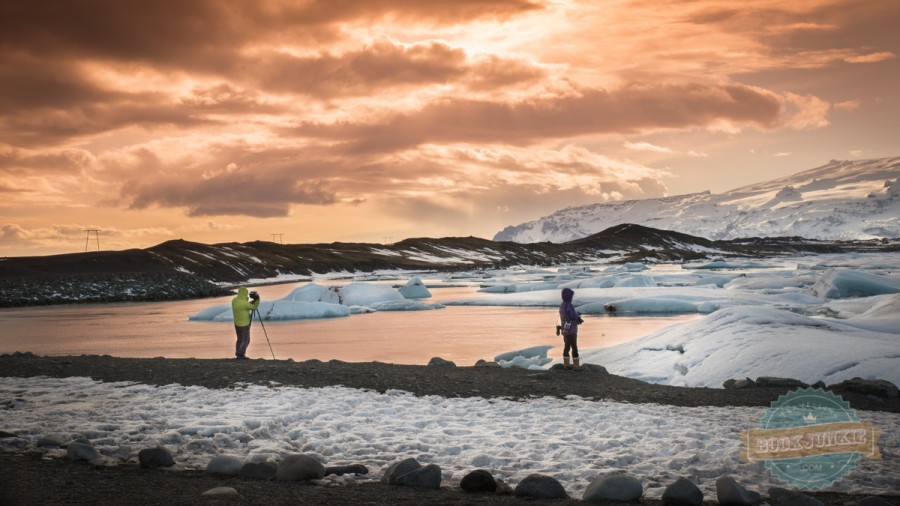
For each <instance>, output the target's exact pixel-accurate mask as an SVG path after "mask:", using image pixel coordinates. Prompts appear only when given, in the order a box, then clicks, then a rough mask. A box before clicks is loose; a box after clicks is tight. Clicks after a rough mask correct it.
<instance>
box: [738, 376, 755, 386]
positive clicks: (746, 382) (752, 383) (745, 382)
mask: <svg viewBox="0 0 900 506" xmlns="http://www.w3.org/2000/svg"><path fill="white" fill-rule="evenodd" d="M755 386H756V382H755V381H753V380H752V379H750V378H744V379H739V380H737V381H735V382H734V388H751V387H755Z"/></svg>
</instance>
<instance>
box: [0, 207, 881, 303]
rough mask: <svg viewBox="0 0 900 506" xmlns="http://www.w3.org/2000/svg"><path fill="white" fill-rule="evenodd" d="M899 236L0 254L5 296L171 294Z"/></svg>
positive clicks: (678, 258) (650, 233)
mask: <svg viewBox="0 0 900 506" xmlns="http://www.w3.org/2000/svg"><path fill="white" fill-rule="evenodd" d="M896 250H897V244H896V242H845V243H841V242H833V241H831V242H823V241H808V240H805V239H798V238H774V239H773V238H767V239H744V240H734V241H710V240H708V239H704V238H701V237H694V236H690V235H687V234H681V233H678V232H670V231H666V230H658V229H654V228H650V227H644V226H640V225H632V224H622V225H617V226H614V227H611V228H609V229H607V230H604V231H602V232H600V233H598V234H594V235H592V236H589V237H585V238H582V239H578V240H575V241H571V242H568V243H565V244H554V243H549V242H543V243H535V244H520V243H514V242H498V241H490V240H487V239H481V238H477V237H445V238H437V239H435V238H414V239H405V240H403V241H400V242H397V243H394V244H389V245H381V244H371V243H343V242H336V243H330V244H277V243H274V242H267V241H256V242H249V243H223V244H201V243H195V242H189V241H184V240H174V241H167V242H164V243H162V244H158V245H156V246H153V247H151V248H147V249H144V250H137V249H132V250H125V251H101V252H88V253H72V254H67V255H53V256H44V257H17V258H8V259H5V260H2V261H0V293H3V298H2V302H0V306H6V307H8V306H22V305H35V304H58V303H65V302H109V301H128V300H142V301H143V300H169V299H184V298H196V297H207V296H217V295H223V294H227V293H230V290H228V287H230V286H234V285H237V284H240V283H246V282H247V281H248V280H251V279H269V278H274V277H276V276H279V275H291V276H295V277H296V276H312V275H314V274H317V273H319V274H324V273H328V272H347V273H348V274H351V275H352V274H362V273H371V272H374V271H379V270H404V271H459V270H472V269H485V268H504V267H510V266H534V265H540V266H550V265H562V264H571V263H588V262H597V261H603V260H606V261H610V262H684V261H689V260H701V259H710V258H722V257H734V256H745V257H747V256H749V257H753V256H757V257H760V256H778V255H784V254H789V253H825V252H829V253H830V252H839V251H896Z"/></svg>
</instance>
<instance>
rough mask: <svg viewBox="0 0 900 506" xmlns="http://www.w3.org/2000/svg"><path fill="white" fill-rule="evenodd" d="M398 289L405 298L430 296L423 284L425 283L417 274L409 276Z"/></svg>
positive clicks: (425, 297)
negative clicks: (404, 283)
mask: <svg viewBox="0 0 900 506" xmlns="http://www.w3.org/2000/svg"><path fill="white" fill-rule="evenodd" d="M399 290H400V294H401V295H403V296H404V297H406V298H407V299H427V298H429V297H431V292H430V291H429V290H428V287H426V286H425V283H423V282H422V279H421V278H419V277H418V276H416V277H412V278H410V279H409V281H408V282H407V283H406V285H404V286H401V287H400V288H399Z"/></svg>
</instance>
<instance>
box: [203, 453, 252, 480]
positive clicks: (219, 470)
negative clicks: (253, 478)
mask: <svg viewBox="0 0 900 506" xmlns="http://www.w3.org/2000/svg"><path fill="white" fill-rule="evenodd" d="M242 467H244V462H243V461H242V460H241V459H239V458H237V457H232V456H230V455H216V456H215V457H213V458H212V460H210V461H209V464H206V472H207V473H212V474H225V475H228V476H237V475H238V474H240V472H241V468H242Z"/></svg>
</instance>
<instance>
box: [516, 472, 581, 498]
mask: <svg viewBox="0 0 900 506" xmlns="http://www.w3.org/2000/svg"><path fill="white" fill-rule="evenodd" d="M515 494H516V497H534V498H537V499H565V498H567V497H569V495H568V494H566V489H565V488H563V486H562V484H561V483H560V482H559V481H557V479H556V478H554V477H552V476H546V475H543V474H529V475H528V476H526V477H525V479H524V480H522V481H521V482H519V484H518V485H516V489H515Z"/></svg>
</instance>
